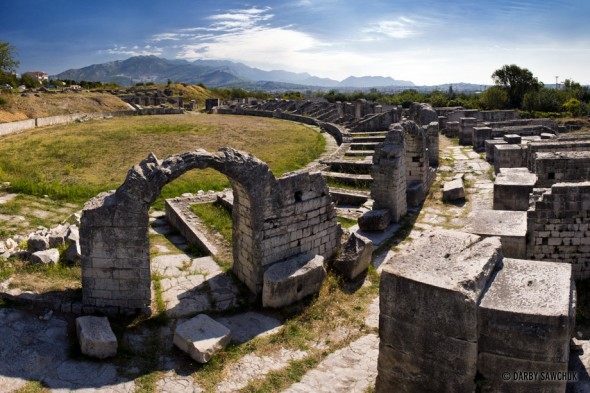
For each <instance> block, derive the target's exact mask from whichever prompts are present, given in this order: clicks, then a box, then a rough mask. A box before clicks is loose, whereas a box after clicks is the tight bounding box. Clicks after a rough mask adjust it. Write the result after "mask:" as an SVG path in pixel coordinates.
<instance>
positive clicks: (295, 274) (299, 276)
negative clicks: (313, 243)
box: [262, 245, 326, 308]
mask: <svg viewBox="0 0 590 393" xmlns="http://www.w3.org/2000/svg"><path fill="white" fill-rule="evenodd" d="M301 247H302V248H304V245H302V246H301ZM323 247H324V248H325V246H323ZM320 249H321V248H320ZM325 278H326V270H325V269H324V258H323V257H322V256H320V255H313V254H304V255H299V256H296V257H292V258H289V259H287V260H285V261H282V262H278V263H275V264H274V265H272V266H271V267H269V268H268V269H267V270H266V272H264V276H263V286H262V305H263V306H264V307H275V308H277V307H283V306H286V305H289V304H292V303H294V302H296V301H298V300H301V299H303V298H304V297H305V296H308V295H311V294H313V293H316V292H317V291H319V289H320V287H321V286H322V283H323V282H324V280H325Z"/></svg>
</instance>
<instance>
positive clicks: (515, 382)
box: [477, 352, 568, 393]
mask: <svg viewBox="0 0 590 393" xmlns="http://www.w3.org/2000/svg"><path fill="white" fill-rule="evenodd" d="M477 369H478V371H479V373H480V374H481V375H482V376H483V377H484V378H485V380H483V383H482V388H481V392H483V393H492V392H493V393H495V392H502V393H530V392H540V393H563V392H565V391H566V384H567V370H568V364H567V362H565V363H553V362H535V361H530V360H522V359H515V358H511V357H505V356H500V355H495V354H490V353H485V352H482V353H480V354H479V359H478V364H477ZM523 372H526V373H527V375H526V376H525V375H523ZM552 375H553V377H552ZM557 376H559V377H561V378H558V377H557ZM525 378H526V379H525ZM551 379H552V380H551ZM556 379H560V380H556Z"/></svg>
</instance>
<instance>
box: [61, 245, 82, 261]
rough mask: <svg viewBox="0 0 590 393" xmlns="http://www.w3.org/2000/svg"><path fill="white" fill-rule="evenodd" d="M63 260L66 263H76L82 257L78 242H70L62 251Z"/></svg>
mask: <svg viewBox="0 0 590 393" xmlns="http://www.w3.org/2000/svg"><path fill="white" fill-rule="evenodd" d="M62 257H63V260H64V261H65V262H68V263H78V262H80V259H81V258H82V251H81V250H80V242H79V241H75V242H71V243H70V245H69V246H68V248H66V250H65V251H64V253H63V255H62Z"/></svg>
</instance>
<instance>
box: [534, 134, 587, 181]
mask: <svg viewBox="0 0 590 393" xmlns="http://www.w3.org/2000/svg"><path fill="white" fill-rule="evenodd" d="M588 150H590V140H581V141H580V140H573V141H569V140H568V141H560V140H546V141H538V142H531V143H529V144H527V156H526V166H527V167H528V168H529V170H530V171H532V172H535V173H536V172H537V168H536V158H537V153H543V152H571V151H588Z"/></svg>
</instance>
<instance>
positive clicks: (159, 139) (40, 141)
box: [0, 115, 325, 202]
mask: <svg viewBox="0 0 590 393" xmlns="http://www.w3.org/2000/svg"><path fill="white" fill-rule="evenodd" d="M0 141H1V143H0V181H10V182H11V186H10V191H11V192H18V193H24V194H28V195H37V196H42V195H49V196H50V197H51V198H56V199H65V200H67V201H73V202H83V201H86V200H87V199H89V198H91V197H93V196H95V195H96V194H97V193H98V192H100V191H105V190H109V189H114V188H116V187H118V186H119V185H120V184H121V183H122V182H123V181H124V179H125V176H126V174H127V172H128V170H129V169H130V168H131V167H132V166H133V165H135V164H137V163H139V162H140V161H141V160H143V159H144V158H146V157H147V156H148V154H149V152H154V154H156V156H157V157H158V158H160V159H163V158H165V157H167V156H169V155H171V154H175V153H182V152H185V151H188V150H194V149H197V148H204V149H206V150H207V151H210V152H213V151H216V150H217V149H219V148H220V147H223V146H229V147H233V148H236V149H239V150H243V151H247V152H250V153H252V154H254V155H255V156H256V157H258V158H259V159H261V160H263V161H264V162H266V163H267V164H268V165H269V167H270V168H271V170H272V171H273V173H274V174H275V176H280V175H282V174H283V173H286V172H289V171H293V170H296V169H299V168H301V167H303V166H305V165H306V164H307V163H309V162H310V161H312V160H314V159H315V158H317V157H318V156H319V155H320V154H321V153H322V152H323V151H324V148H325V140H324V138H323V137H322V136H321V135H320V134H319V133H317V132H315V131H313V130H312V129H310V128H309V127H306V126H304V125H301V124H297V123H293V122H286V121H280V120H277V119H265V118H258V117H256V118H254V117H247V116H221V115H207V116H206V115H168V116H145V117H132V118H114V119H109V120H104V121H91V122H86V123H81V124H79V123H72V124H67V125H60V126H56V127H45V128H40V129H35V130H34V131H25V132H22V133H19V134H12V135H7V136H3V137H1V138H0ZM227 187H229V181H228V179H227V178H226V177H225V176H224V175H222V174H221V173H218V172H215V171H213V170H201V171H191V172H189V173H187V174H185V175H183V176H181V177H180V178H179V179H178V180H176V181H174V182H172V183H171V184H169V185H167V186H166V187H164V189H163V190H162V195H163V197H171V196H177V195H179V194H181V193H184V192H196V191H198V190H199V189H203V190H208V189H213V190H221V189H223V188H227Z"/></svg>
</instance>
